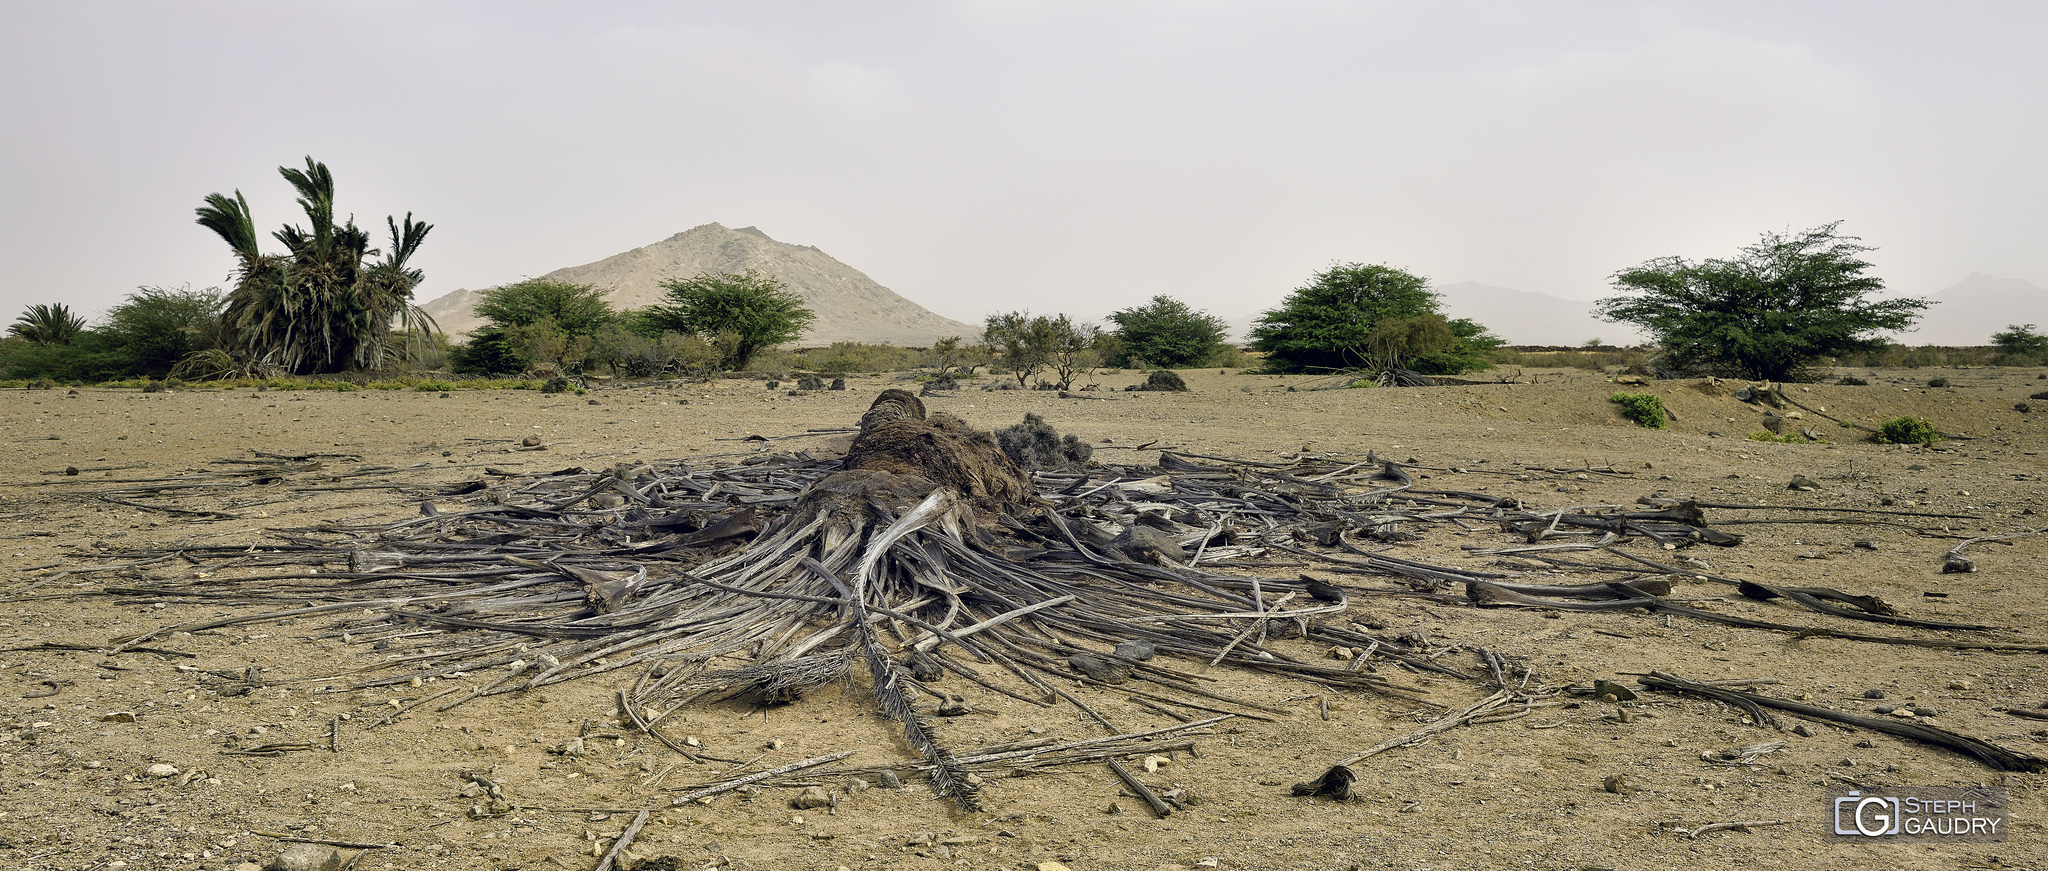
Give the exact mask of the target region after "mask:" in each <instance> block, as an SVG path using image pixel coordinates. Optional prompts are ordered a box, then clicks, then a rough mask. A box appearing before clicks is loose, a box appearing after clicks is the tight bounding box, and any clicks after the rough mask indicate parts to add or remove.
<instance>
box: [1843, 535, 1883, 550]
mask: <svg viewBox="0 0 2048 871" xmlns="http://www.w3.org/2000/svg"><path fill="white" fill-rule="evenodd" d="M1849 546H1850V547H1855V548H1860V549H1862V550H1876V549H1877V542H1874V541H1871V540H1870V539H1867V538H1859V539H1857V540H1856V541H1855V542H1853V543H1851V544H1850V545H1849Z"/></svg>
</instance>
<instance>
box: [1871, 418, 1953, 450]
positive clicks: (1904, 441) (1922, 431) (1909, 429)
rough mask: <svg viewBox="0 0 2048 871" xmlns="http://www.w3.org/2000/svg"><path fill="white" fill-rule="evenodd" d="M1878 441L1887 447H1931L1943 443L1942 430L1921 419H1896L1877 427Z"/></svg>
mask: <svg viewBox="0 0 2048 871" xmlns="http://www.w3.org/2000/svg"><path fill="white" fill-rule="evenodd" d="M1877 441H1878V443H1879V444H1886V445H1931V444H1934V443H1935V442H1938V441H1941V430H1939V429H1936V428H1935V427H1934V424H1933V423H1931V422H1929V421H1928V420H1927V419H1926V418H1921V417H1894V418H1892V419H1891V420H1887V421H1885V422H1884V423H1881V424H1878V425H1877Z"/></svg>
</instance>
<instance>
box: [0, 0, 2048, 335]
mask: <svg viewBox="0 0 2048 871" xmlns="http://www.w3.org/2000/svg"><path fill="white" fill-rule="evenodd" d="M0 14H4V19H0V20H4V21H5V26H4V27H0V117H4V118H5V119H6V132H5V134H4V135H0V195H4V197H5V202H6V203H7V205H8V206H9V208H7V209H5V210H0V320H7V319H9V318H10V317H11V316H12V314H14V313H18V312H19V311H20V310H21V309H22V308H24V307H26V306H28V305H30V304H35V303H48V302H62V303H65V304H67V305H69V306H71V307H72V308H73V309H74V310H76V311H79V312H81V313H84V314H86V315H87V316H88V317H89V318H96V317H98V316H99V315H101V314H102V313H104V312H105V310H106V309H107V308H109V307H111V306H113V305H116V304H118V303H119V302H121V301H122V300H123V299H124V298H125V297H126V295H127V294H129V293H132V292H134V291H135V290H136V289H137V288H138V287H167V288H180V287H186V286H189V287H191V288H194V289H201V288H206V287H212V286H228V285H230V284H231V278H232V276H231V274H230V273H231V272H232V270H233V267H234V261H233V259H232V256H231V254H230V251H229V249H228V248H227V246H226V244H225V243H223V242H221V241H220V240H219V238H218V237H215V236H214V235H212V234H211V233H210V232H209V231H207V230H205V229H203V228H201V227H199V226H197V225H196V224H194V223H193V217H194V215H193V209H194V208H196V207H197V206H198V205H200V202H201V200H202V199H203V198H204V197H205V196H206V195H207V194H209V193H214V192H223V193H226V192H232V191H235V190H240V191H241V192H242V193H243V194H245V195H246V196H247V197H248V198H249V201H250V204H251V206H252V208H253V210H254V212H255V216H256V221H257V225H258V227H259V228H260V229H266V230H267V229H269V228H275V227H276V226H278V225H281V224H284V223H303V220H304V219H303V216H302V215H301V214H300V213H299V212H298V210H297V207H296V206H295V205H294V203H293V194H292V193H291V192H290V188H289V187H288V186H287V185H286V183H285V182H284V180H283V179H281V178H280V177H279V176H278V173H277V167H279V166H285V165H293V166H296V165H301V164H302V163H303V161H304V159H305V157H306V156H309V155H310V156H312V157H314V158H316V159H318V160H320V161H322V162H324V163H326V164H327V165H328V166H329V167H330V168H331V169H332V170H333V172H334V175H335V178H336V188H337V191H336V199H337V207H338V210H339V211H340V212H341V213H342V214H353V215H354V216H355V219H356V221H357V222H358V223H359V224H361V225H363V226H365V227H373V228H376V232H377V234H378V235H379V236H380V237H381V236H382V235H383V229H382V228H383V226H384V219H385V216H386V215H398V216H403V215H404V214H406V213H407V212H411V213H412V214H413V215H414V216H415V217H417V218H420V219H423V220H425V221H428V222H430V223H432V224H433V225H434V230H433V232H432V234H431V235H430V236H429V237H428V239H427V241H426V243H425V245H424V246H423V247H422V248H421V249H420V252H419V254H418V255H417V256H416V257H415V258H414V260H413V261H412V262H413V265H415V266H417V267H419V268H420V269H422V270H423V271H424V272H425V273H426V282H425V284H424V285H423V286H422V287H421V288H420V290H419V300H420V301H425V300H428V299H432V298H434V297H437V296H440V295H442V294H445V293H448V292H450V291H453V290H456V289H458V288H470V289H476V288H483V287H489V286H494V285H497V284H503V283H506V282H511V281H517V280H519V279H521V278H526V277H530V276H536V275H540V274H543V273H546V272H550V271H552V270H555V269H557V268H561V267H565V266H573V265H579V264H583V263H588V262H591V261H595V260H599V259H602V258H604V257H608V256H610V255H613V254H617V253H620V252H622V251H626V250H628V249H631V248H635V247H638V246H641V245H646V244H650V243H653V242H656V241H659V240H661V239H664V238H667V237H668V236H671V235H674V234H676V233H679V232H682V231H684V230H687V229H689V228H691V227H695V226H697V225H700V224H704V223H708V222H713V221H716V222H719V223H722V224H725V225H726V226H728V227H744V226H749V225H753V226H758V227H759V228H760V229H761V230H763V231H764V232H766V233H768V234H769V235H770V236H773V237H774V238H776V239H779V240H782V241H785V242H793V243H798V244H807V245H815V246H817V247H819V248H821V249H823V250H824V251H825V252H826V253H829V254H831V255H833V256H834V257H837V258H838V259H839V260H841V261H843V262H845V263H847V264H849V265H851V266H853V267H855V268H857V269H860V270H862V271H863V272H866V273H867V274H868V275H869V276H870V277H872V278H874V279H875V280H876V281H878V282H880V283H882V284H884V285H886V286H888V287H890V288H891V289H893V290H895V291H896V292H897V293H899V294H901V295H903V296H905V297H907V298H909V299H911V300H913V301H915V302H918V303H920V304H922V305H924V306H925V307H927V308H930V309H932V310H933V311H936V312H938V313H939V314H942V315H946V316H948V317H953V318H956V319H959V320H963V321H968V322H974V323H978V322H979V321H981V320H982V318H983V317H984V316H985V315H987V314H989V313H991V312H997V311H1012V310H1019V309H1023V310H1029V311H1032V312H1036V313H1052V312H1065V313H1069V314H1072V315H1075V316H1077V317H1080V318H1084V319H1091V320H1100V319H1101V318H1103V317H1104V316H1105V315H1107V314H1108V313H1110V312H1112V311H1115V310H1117V309H1122V308H1128V307H1131V306H1136V305H1141V304H1143V303H1145V302H1146V301H1147V300H1149V299H1150V298H1151V297H1152V296H1155V295H1159V294H1165V295H1170V296H1174V297H1177V298H1180V299H1182V300H1184V301H1186V302H1188V303H1189V304H1190V305H1193V306H1195V307H1196V308H1199V309H1203V310H1206V311H1209V312H1212V313H1215V314H1218V315H1221V316H1223V317H1225V318H1232V319H1235V318H1240V317H1244V316H1246V315H1249V314H1253V313H1256V312H1258V311H1261V310H1264V309H1268V308H1272V307H1274V306H1276V305H1278V304H1279V303H1280V301H1281V300H1282V299H1283V298H1284V297H1285V296H1286V295H1287V294H1288V292H1289V291H1290V290H1292V289H1294V288H1296V287H1299V286H1301V285H1302V284H1303V283H1305V282H1306V281H1307V280H1308V279H1309V278H1310V277H1311V276H1312V275H1314V274H1315V273H1316V272H1317V271H1319V270H1321V269H1323V268H1326V267H1328V266H1329V265H1331V264H1333V263H1338V262H1362V263H1386V264H1391V265H1394V266H1398V267H1401V268H1404V269H1408V270H1410V271H1412V272H1415V273H1417V274H1420V275H1424V276H1427V277H1429V278H1431V279H1433V280H1434V281H1436V282H1438V283H1442V284H1450V283H1456V282H1463V281H1477V282H1481V283H1484V284H1489V285H1494V286H1499V287H1508V288H1514V289H1517V290H1524V291H1534V292H1539V293H1547V294H1551V295H1554V296H1560V297H1565V298H1569V299H1596V298H1599V297H1601V296H1606V295H1609V294H1610V293H1611V292H1612V291H1611V289H1610V287H1609V285H1608V283H1607V282H1608V276H1610V275H1612V274H1613V273H1614V272H1616V271H1617V270H1620V269H1622V268H1625V267H1628V266H1632V265H1635V264H1638V263H1641V262H1643V261H1646V260H1649V259H1651V258H1654V257H1660V256H1667V255H1679V256H1684V257H1688V258H1695V259H1697V258H1705V257H1716V256H1727V255H1732V254H1734V253H1735V252H1736V251H1737V249H1739V248H1740V247H1742V246H1743V245H1746V244H1749V243H1752V242H1755V241H1756V240H1757V239H1758V237H1759V235H1760V234H1762V233H1764V232H1767V231H1779V232H1783V231H1789V230H1798V229H1804V228H1807V227H1813V226H1817V225H1820V224H1825V223H1828V222H1832V221H1841V222H1842V225H1841V230H1842V232H1844V233H1847V234H1850V235H1855V236H1858V237H1861V238H1862V239H1863V240H1864V242H1865V243H1866V244H1870V245H1873V246H1876V248H1877V249H1878V250H1877V251H1875V252H1874V253H1872V254H1871V255H1869V257H1870V260H1871V261H1872V263H1873V264H1874V269H1873V272H1874V274H1876V275H1877V276H1879V277H1881V278H1883V279H1885V280H1886V282H1887V284H1888V292H1889V293H1896V294H1901V295H1914V296H1918V295H1924V294H1928V293H1932V292H1934V291H1937V290H1940V289H1942V288H1945V287H1948V286H1950V285H1953V284H1956V283H1957V282H1959V281H1961V280H1962V279H1964V278H1965V277H1967V276H1968V275H1970V274H1971V273H1973V272H1984V273H1989V274H1992V275H1996V276H2000V277H2006V278H2019V279H2024V280H2027V281H2030V282H2032V283H2034V284H2036V285H2044V286H2048V245H2044V244H2043V241H2044V240H2043V236H2044V230H2048V222H2044V208H2048V160H2044V158H2043V157H2042V155H2043V154H2044V153H2048V149H2044V148H2043V142H2044V140H2048V109H2044V107H2048V52H2042V51H2040V50H2039V45H2038V43H2039V41H2040V39H2041V37H2042V35H2043V34H2044V33H2048V4H2042V3H2036V2H1970V0H1959V2H1948V3H1940V4H1935V3H1924V2H1885V0H1858V2H1798V3H1787V2H1783V0H1773V2H1741V0H1712V2H1655V0H1632V2H1532V0H1503V2H1457V0H1447V2H1363V0H1360V2H1285V0H1260V2H1232V0H1160V2H1120V0H1085V2H1058V0H1047V2H1016V0H963V2H919V0H868V2H846V0H835V2H776V0H749V2H745V3H733V2H719V3H698V2H603V0H585V2H577V3H573V4H571V3H527V2H508V0H492V2H422V0H407V2H373V0H343V2H328V3H310V2H276V0H272V2H253V0H241V2H226V0H187V2H162V0H125V2H111V0H109V2H96V0H65V2H61V3H51V2H24V0H0ZM266 243H267V245H268V247H269V249H272V250H275V249H278V248H281V246H278V245H277V244H276V243H275V242H271V241H269V240H268V239H267V237H266ZM1502 316H1503V317H1510V316H1511V314H1508V313H1504V314H1503V315H1502ZM1481 320H1482V322H1483V321H1484V319H1483V318H1482V319H1481Z"/></svg>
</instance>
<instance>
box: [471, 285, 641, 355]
mask: <svg viewBox="0 0 2048 871" xmlns="http://www.w3.org/2000/svg"><path fill="white" fill-rule="evenodd" d="M474 310H475V312H476V314H477V316H478V317H481V318H483V319H484V320H485V322H486V323H485V325H484V326H482V327H479V328H477V329H476V330H475V331H473V332H471V333H470V334H469V341H468V342H467V343H465V344H464V346H463V348H462V350H461V352H460V353H458V354H457V355H456V358H455V361H454V362H455V367H456V370H457V371H461V372H482V373H487V374H502V373H508V372H520V371H523V370H525V369H526V368H527V367H528V366H530V365H534V364H539V363H551V364H554V365H556V366H558V367H564V368H566V367H568V366H569V365H571V364H572V363H573V362H575V361H576V360H581V359H584V358H585V357H587V356H588V353H587V352H588V351H589V349H590V348H591V346H592V345H593V344H594V343H595V338H594V337H595V336H596V335H597V334H598V332H600V331H601V330H603V329H604V328H605V326H606V325H607V324H610V323H612V322H613V321H614V320H616V317H617V316H616V315H615V314H614V313H613V312H612V307H611V304H610V303H607V302H605V299H604V290H603V289H602V288H598V287H596V286H593V285H588V284H576V283H573V282H567V281H551V280H548V279H544V278H529V279H527V280H525V281H520V282H516V283H513V284H507V285H504V286H501V287H493V288H491V289H489V290H486V291H484V292H483V293H481V294H479V295H478V299H477V303H476V308H475V309H474ZM571 358H574V359H571Z"/></svg>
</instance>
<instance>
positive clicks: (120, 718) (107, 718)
mask: <svg viewBox="0 0 2048 871" xmlns="http://www.w3.org/2000/svg"><path fill="white" fill-rule="evenodd" d="M100 722H102V723H133V722H135V712H134V711H108V712H107V713H105V714H101V715H100Z"/></svg>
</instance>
